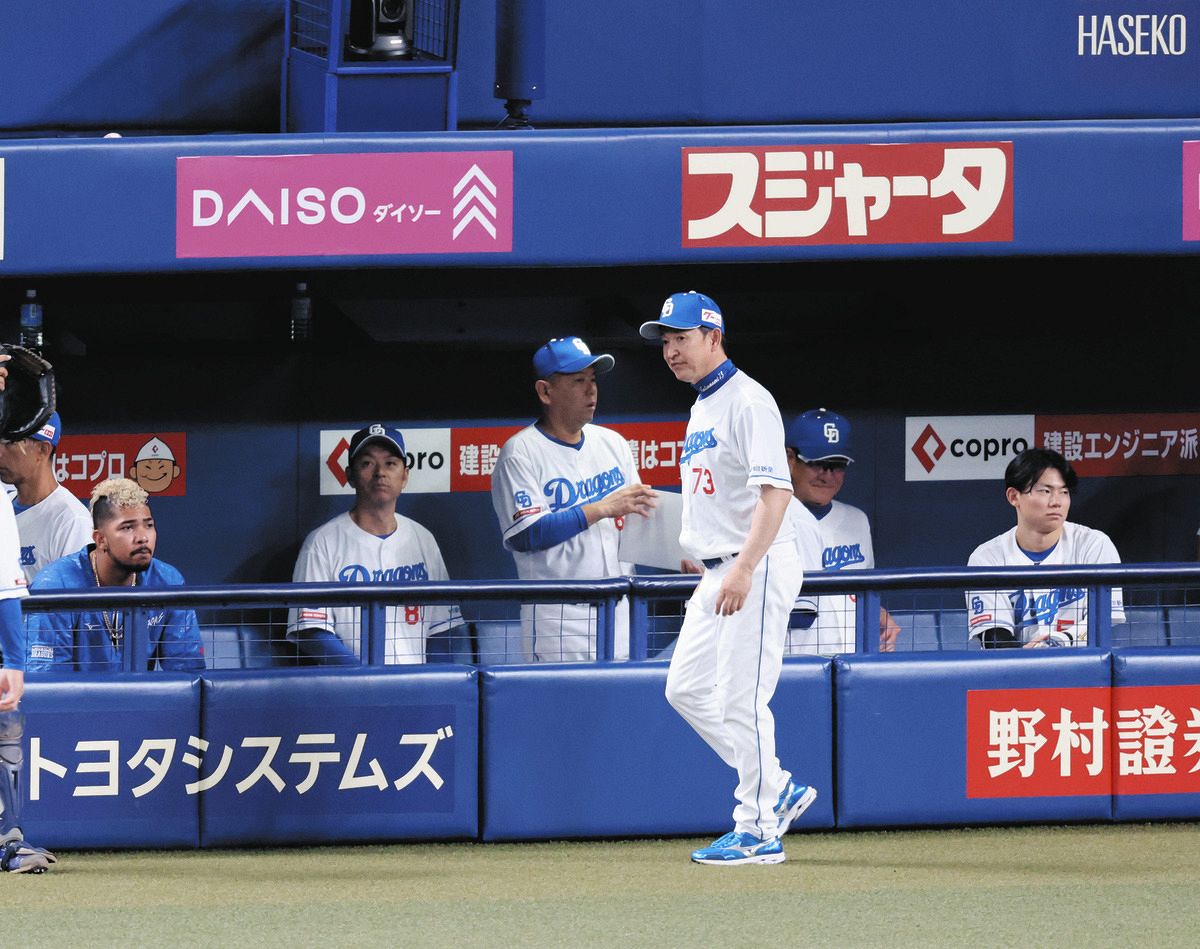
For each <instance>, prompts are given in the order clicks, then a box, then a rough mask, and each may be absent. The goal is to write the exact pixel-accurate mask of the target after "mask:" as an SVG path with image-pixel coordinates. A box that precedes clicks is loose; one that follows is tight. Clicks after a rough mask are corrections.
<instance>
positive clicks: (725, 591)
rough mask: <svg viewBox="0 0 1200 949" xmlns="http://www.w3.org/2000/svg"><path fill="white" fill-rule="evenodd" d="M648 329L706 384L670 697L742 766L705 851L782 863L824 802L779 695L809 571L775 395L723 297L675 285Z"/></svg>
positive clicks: (716, 862) (681, 369) (696, 425)
mask: <svg viewBox="0 0 1200 949" xmlns="http://www.w3.org/2000/svg"><path fill="white" fill-rule="evenodd" d="M640 332H641V335H642V336H643V337H645V338H646V339H653V340H659V341H661V344H662V354H663V358H664V359H665V360H666V363H667V366H668V367H669V368H670V370H671V372H673V373H674V374H675V378H676V379H678V380H679V381H680V382H686V383H688V384H689V385H691V386H692V388H694V389H695V390H696V392H697V399H696V402H695V404H694V405H693V406H692V411H691V418H690V419H689V421H688V427H687V436H686V438H685V440H684V444H683V451H682V453H681V455H680V463H679V470H680V478H681V480H682V488H683V529H682V532H681V534H680V543H681V544H682V546H683V549H684V551H685V552H686V553H687V554H688V556H689V557H692V558H693V559H695V560H696V561H698V562H700V563H701V564H703V566H704V573H703V574H702V575H701V578H700V583H699V585H698V586H697V587H696V591H695V593H694V594H693V595H692V598H691V599H690V600H689V601H688V603H687V608H686V612H685V615H684V620H683V628H682V629H681V630H680V632H679V639H678V642H677V645H676V647H675V653H674V655H673V656H672V657H671V665H670V669H669V671H668V673H667V701H669V702H670V703H671V705H672V706H673V707H674V708H675V710H676V711H678V712H679V714H680V715H682V716H683V717H684V718H685V719H686V720H687V722H688V724H690V725H691V726H692V727H693V728H694V729H695V730H696V732H697V733H698V734H699V735H700V737H701V738H703V739H704V740H705V741H706V742H707V743H708V744H709V746H710V747H711V748H712V749H713V750H714V751H715V752H716V753H717V754H718V755H719V756H720V757H721V760H722V761H724V762H725V763H726V764H728V765H729V766H730V767H731V768H734V769H735V770H736V771H737V776H738V783H737V789H736V790H735V792H734V796H735V797H736V798H737V806H736V807H735V808H734V811H733V820H734V827H733V830H732V831H731V832H730V833H728V834H725V835H724V836H722V837H719V838H717V839H716V840H714V841H713V842H712V844H711V845H709V846H708V847H704V848H702V849H700V850H696V851H693V853H692V860H694V861H695V862H697V863H701V864H707V865H712V866H738V865H743V864H764V863H782V862H783V860H784V851H783V843H782V841H781V839H780V838H781V837H782V836H783V834H785V833H786V832H787V830H788V828H789V826H790V825H791V823H792V821H793V820H795V819H796V817H798V816H799V815H800V814H801V813H802V812H803V811H804V810H805V808H807V807H808V806H809V804H811V803H812V801H813V800H815V799H816V791H815V790H814V789H813V788H811V787H806V786H804V785H798V784H796V783H795V782H794V781H792V776H791V775H790V774H789V773H788V772H787V771H784V770H783V769H782V768H781V767H780V764H779V759H778V758H777V757H776V755H775V720H774V718H773V716H772V715H771V710H770V708H769V707H768V703H769V702H770V700H771V697H772V695H774V694H775V686H776V685H777V683H778V681H779V673H780V671H781V669H782V666H783V648H784V642H785V640H786V638H787V626H788V615H789V613H790V611H791V608H792V603H793V601H794V600H795V599H796V595H797V594H798V593H799V592H800V584H801V581H802V579H803V570H802V568H801V564H800V557H799V554H798V552H797V549H796V544H795V535H794V526H793V524H792V521H791V518H788V517H786V516H785V515H786V513H787V509H788V503H789V501H790V500H791V497H792V486H791V479H790V478H789V477H788V467H787V457H786V455H785V454H784V437H783V420H782V419H781V418H780V415H779V408H778V406H777V405H776V404H775V400H774V398H772V396H771V394H770V393H769V392H768V391H767V390H766V389H764V388H763V387H762V386H761V385H760V384H759V383H757V382H755V381H754V380H753V379H751V378H750V377H749V376H747V375H746V374H745V373H744V372H740V371H739V370H738V369H737V367H736V366H734V364H733V363H732V362H731V361H730V360H729V358H728V357H727V356H726V354H725V322H724V317H723V316H722V314H721V310H720V308H719V307H718V306H717V304H716V303H714V302H713V301H712V300H711V299H710V298H709V297H707V296H705V295H704V294H702V293H697V292H695V291H688V292H687V293H675V294H672V295H671V296H670V297H668V298H667V300H666V302H664V303H663V307H662V312H661V313H660V314H659V317H658V319H657V320H652V321H650V322H647V323H643V324H642V327H641V331H640Z"/></svg>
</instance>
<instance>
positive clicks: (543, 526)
mask: <svg viewBox="0 0 1200 949" xmlns="http://www.w3.org/2000/svg"><path fill="white" fill-rule="evenodd" d="M614 362H615V361H614V360H613V357H612V356H610V355H608V354H599V355H593V354H592V351H591V350H590V349H588V347H587V344H586V343H584V341H583V340H581V339H580V338H579V337H578V336H567V337H562V338H558V339H552V340H550V341H549V342H548V343H546V344H545V345H544V346H542V347H541V348H540V349H538V351H537V352H536V353H535V354H534V356H533V370H534V376H535V381H534V384H533V387H534V391H535V392H536V393H537V397H538V401H539V402H540V403H541V406H542V416H541V418H540V419H539V420H538V421H537V422H535V423H533V424H532V425H530V426H528V427H526V428H524V429H522V430H521V431H519V432H517V434H516V435H514V436H513V437H512V438H510V439H509V440H508V441H507V442H505V444H504V447H503V448H501V450H500V457H499V458H498V459H497V461H496V467H495V470H494V471H493V472H492V506H493V507H494V508H495V511H496V518H497V520H499V522H500V533H501V536H502V538H503V541H504V546H505V548H506V549H508V550H510V551H512V555H513V558H514V560H515V561H516V565H517V575H518V576H519V577H520V578H521V579H522V580H585V579H586V580H595V579H602V578H606V577H619V576H622V575H624V574H626V573H629V572H631V569H632V568H631V567H630V566H628V565H625V564H622V563H620V562H619V561H618V559H617V540H618V536H619V535H618V530H619V527H620V520H621V518H623V517H626V516H628V515H630V514H640V515H643V516H645V515H648V514H649V513H650V511H651V510H652V509H653V508H654V503H655V501H654V491H653V490H652V489H651V488H649V487H647V486H646V485H644V484H642V483H641V479H640V478H639V476H638V470H637V467H636V466H635V465H634V462H633V454H632V452H631V451H630V450H629V443H628V442H627V441H626V440H625V438H624V437H623V436H622V435H620V434H618V433H617V432H614V431H612V430H611V429H607V428H602V427H601V426H599V425H593V424H592V418H593V417H594V416H595V414H596V404H597V399H598V393H599V389H598V387H597V384H596V376H597V375H598V374H599V373H604V372H608V371H609V370H610V369H612V367H613V365H614ZM596 616H597V610H596V608H595V607H594V606H589V605H588V604H586V603H566V604H562V603H546V604H538V605H525V606H522V608H521V629H522V640H523V642H522V647H523V650H524V653H525V659H526V660H527V661H534V660H536V661H558V660H562V661H581V660H588V659H595V658H596ZM614 637H615V639H614V655H615V656H616V658H618V659H622V658H627V657H628V656H629V618H628V604H626V603H625V602H624V601H622V602H621V603H619V604H618V605H617V614H616V628H615V630H614Z"/></svg>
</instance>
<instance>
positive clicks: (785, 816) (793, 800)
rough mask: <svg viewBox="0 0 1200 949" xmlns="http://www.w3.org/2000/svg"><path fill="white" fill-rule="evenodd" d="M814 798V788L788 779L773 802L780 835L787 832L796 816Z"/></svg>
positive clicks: (801, 812) (806, 807)
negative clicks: (777, 798)
mask: <svg viewBox="0 0 1200 949" xmlns="http://www.w3.org/2000/svg"><path fill="white" fill-rule="evenodd" d="M816 799H817V789H816V788H814V787H810V786H809V785H807V784H797V783H796V782H795V781H788V783H787V787H786V788H784V789H783V791H782V792H780V794H779V800H778V801H777V802H776V803H775V817H776V819H777V820H778V821H779V836H780V837H782V836H783V835H784V834H786V833H787V832H788V829H789V828H790V827H791V826H792V824H793V823H794V822H795V820H796V818H797V817H799V816H800V815H801V814H803V813H804V812H805V811H806V810H808V808H809V805H811V804H812V802H813V801H815V800H816Z"/></svg>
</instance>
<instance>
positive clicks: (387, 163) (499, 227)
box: [175, 151, 513, 257]
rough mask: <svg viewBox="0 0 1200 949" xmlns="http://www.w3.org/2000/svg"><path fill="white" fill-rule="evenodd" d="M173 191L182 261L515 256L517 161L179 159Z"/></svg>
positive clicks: (461, 157)
mask: <svg viewBox="0 0 1200 949" xmlns="http://www.w3.org/2000/svg"><path fill="white" fill-rule="evenodd" d="M175 182H176V183H175V256H176V257H311V256H330V255H343V254H344V255H373V254H435V253H437V254H480V253H509V252H511V251H512V226H513V215H512V209H513V157H512V152H507V151H490V152H401V153H391V152H380V153H364V154H347V155H249V156H231V155H221V156H213V157H193V158H178V159H176V164H175Z"/></svg>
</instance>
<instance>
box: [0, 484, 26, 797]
mask: <svg viewBox="0 0 1200 949" xmlns="http://www.w3.org/2000/svg"><path fill="white" fill-rule="evenodd" d="M18 550H19V543H18V541H17V521H16V518H14V517H13V509H12V505H11V504H10V503H8V499H7V498H0V600H8V599H13V598H16V597H22V596H26V595H28V593H29V591H28V589H27V586H28V581H27V580H26V579H25V574H24V572H22V570H21V564H20V557H19V556H18ZM25 649H26V644H25V630H24V628H23V627H22V626H21V624H20V623H19V622H18V623H16V624H14V626H13V627H12V628H6V627H5V626H3V625H0V666H3V667H4V668H6V669H24V668H25V663H26V660H27V658H28V657H27V656H26V655H25ZM0 777H2V776H0Z"/></svg>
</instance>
